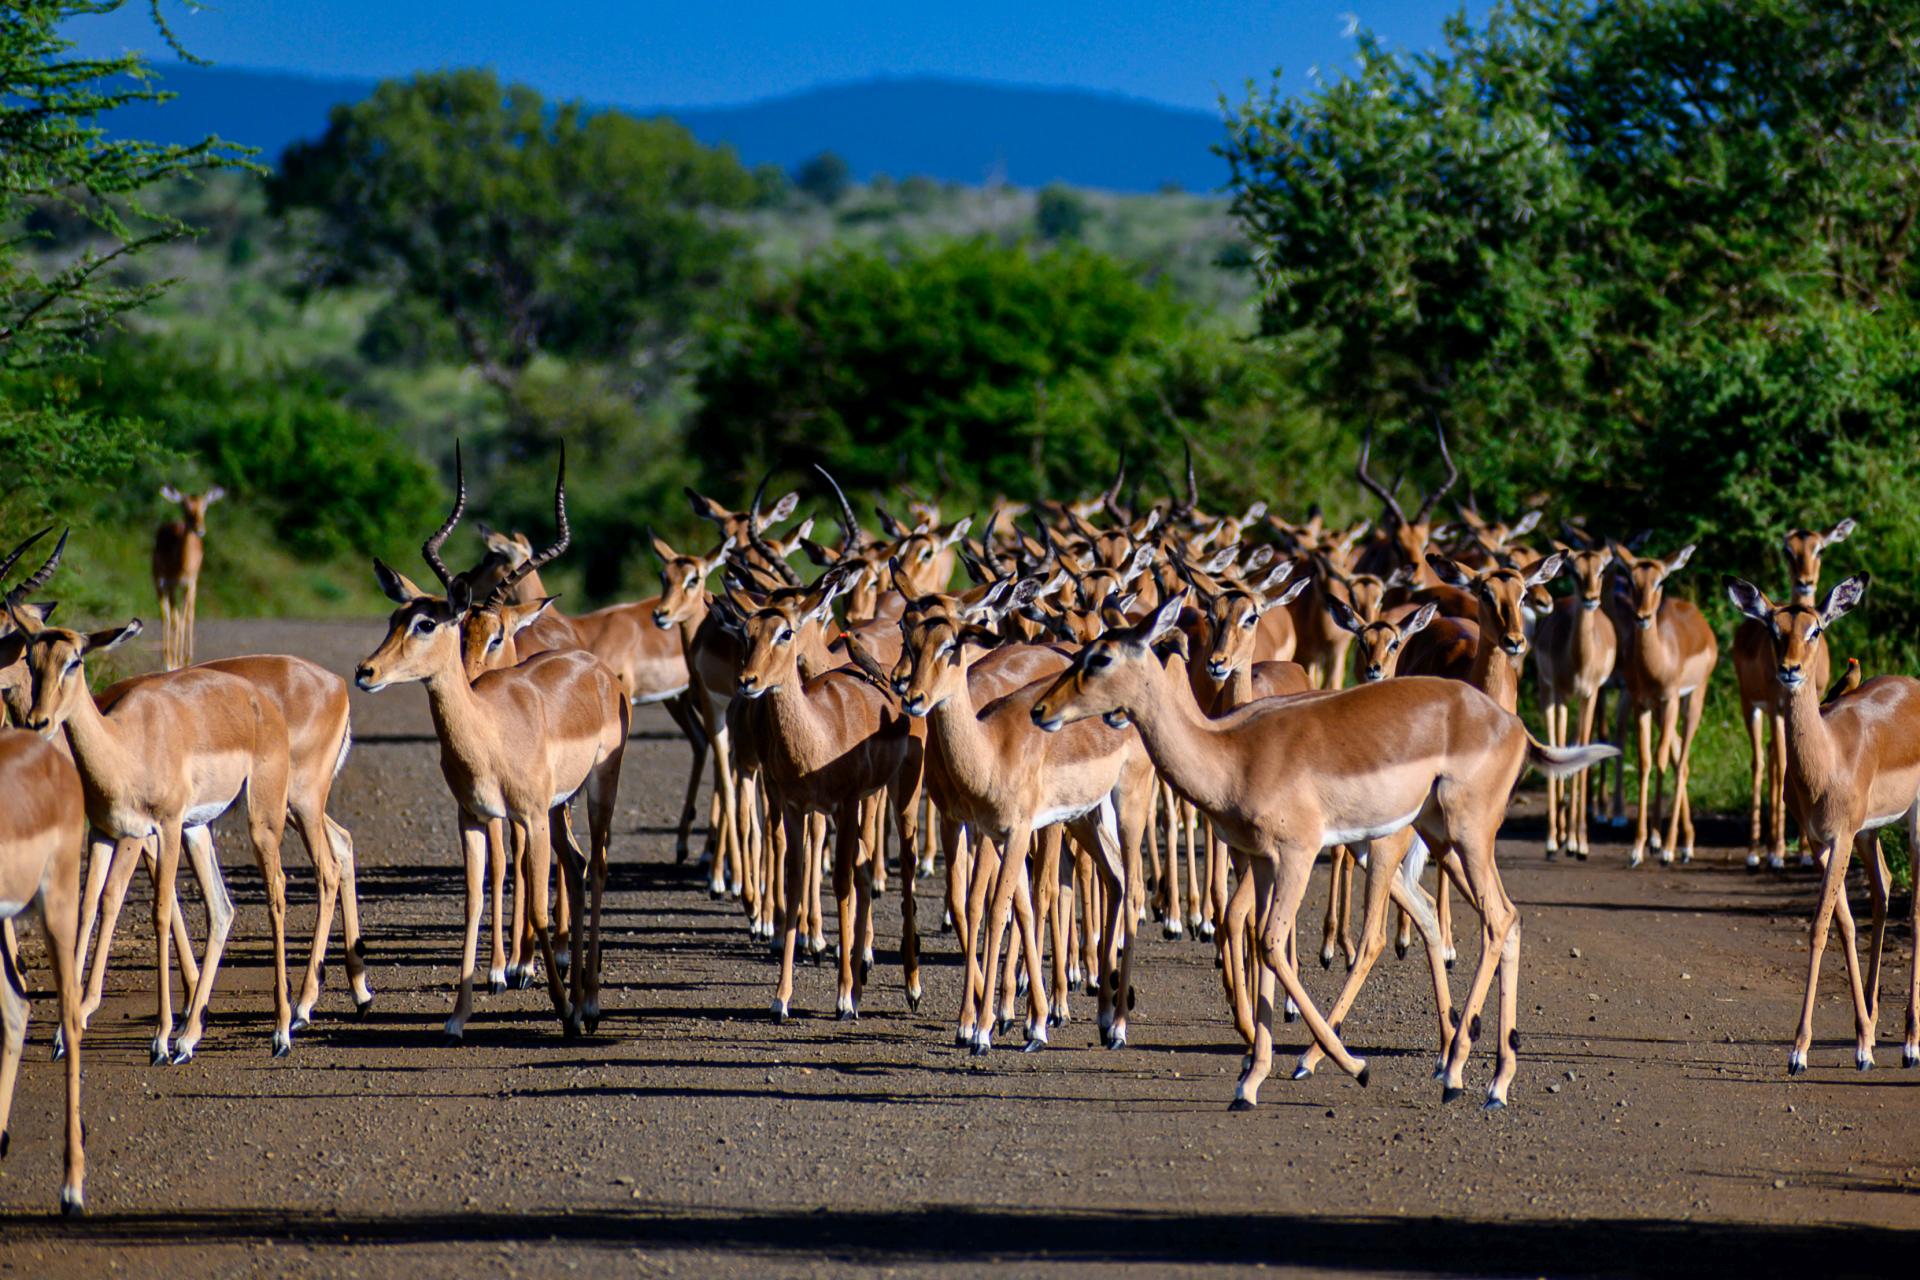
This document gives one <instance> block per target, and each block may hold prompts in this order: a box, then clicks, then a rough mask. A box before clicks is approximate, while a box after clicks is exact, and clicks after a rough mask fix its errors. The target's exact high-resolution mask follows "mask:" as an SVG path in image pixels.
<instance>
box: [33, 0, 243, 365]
mask: <svg viewBox="0 0 1920 1280" xmlns="http://www.w3.org/2000/svg"><path fill="white" fill-rule="evenodd" d="M119 7H120V6H119V4H118V3H117V2H110V0H109V2H102V0H28V2H27V3H20V4H13V5H9V6H8V12H7V15H6V18H5V20H4V21H0V161H3V163H0V227H5V228H6V230H5V231H4V232H0V362H3V363H5V364H7V365H14V366H18V365H22V364H31V363H34V362H36V361H40V360H45V359H51V358H55V357H57V356H59V355H62V354H65V353H68V352H71V351H73V350H75V349H76V348H77V347H78V346H79V345H80V344H81V343H82V342H83V341H85V339H86V338H87V337H88V336H90V335H92V334H94V333H96V332H98V331H99V330H100V329H101V328H102V327H103V326H104V325H106V324H108V323H109V322H110V321H112V320H113V319H114V317H116V316H119V315H121V314H123V313H124V312H126V311H128V310H131V309H132V308H134V307H138V306H140V305H141V304H142V303H145V302H147V301H149V300H151V299H152V298H153V297H154V296H155V295H156V294H157V293H158V292H159V291H160V290H161V289H162V288H163V287H164V285H163V284H162V283H160V282H149V283H144V284H127V283H124V282H122V281H119V280H116V279H115V278H114V276H113V272H112V271H111V270H110V268H112V267H115V266H117V265H118V264H120V263H123V262H124V261H126V260H127V259H129V258H131V257H132V256H134V255H137V254H140V253H142V252H144V251H146V250H149V249H151V248H153V247H154V246H156V245H160V244H165V243H166V242H168V241H172V240H178V239H180V238H182V237H184V236H187V235H190V234H191V228H189V227H188V226H187V224H186V223H184V222H182V221H180V220H179V219H177V218H174V217H171V216H169V215H168V214H166V213H165V212H163V211H161V210H159V209H157V208H154V207H152V206H150V205H148V204H146V203H144V202H143V200H142V199H141V195H140V193H141V190H142V189H143V188H145V187H147V186H149V185H150V184H152V183H154V182H156V181H159V180H162V179H167V178H176V177H180V176H182V175H186V174H191V173H195V172H199V171H203V170H208V169H215V168H220V167H225V166H231V165H235V164H237V163H239V162H240V157H241V155H242V153H241V152H239V151H236V150H235V149H233V148H231V147H228V146H226V145H225V144H222V143H220V142H219V141H217V140H215V139H211V138H209V139H207V140H205V141H203V142H199V143H196V144H195V145H193V146H161V145H159V144H157V143H151V142H140V141H134V140H109V139H107V138H106V137H105V136H104V133H103V131H102V130H101V129H100V128H99V127H98V126H97V125H96V124H95V123H94V119H95V117H96V116H98V115H100V114H101V113H103V112H108V111H111V110H113V109H114V108H115V107H119V106H123V105H125V104H127V103H131V102H164V101H165V100H167V99H168V98H169V97H171V96H172V95H170V94H166V93H162V92H160V91H159V90H157V89H155V88H154V87H153V86H152V83H151V80H150V73H149V72H148V69H147V67H146V64H145V63H144V62H143V61H142V60H141V58H140V56H139V55H138V54H131V53H130V54H123V55H121V56H119V57H114V58H104V59H101V58H75V57H72V56H69V53H68V51H69V50H70V49H72V47H73V42H72V41H70V40H67V39H66V38H64V37H63V36H62V35H61V32H60V27H61V24H62V23H64V22H66V21H67V20H68V19H70V18H76V17H82V16H85V15H88V14H97V13H101V12H105V11H109V10H112V9H116V8H119ZM154 18H155V21H156V22H159V21H160V14H159V10H158V7H157V0H156V5H155V8H154ZM161 29H162V31H163V32H164V31H165V26H164V23H162V25H161ZM38 243H44V244H46V245H48V246H57V247H58V248H60V249H63V250H65V252H62V253H60V254H59V255H58V256H57V257H55V258H53V259H51V260H48V259H46V258H43V257H40V256H36V255H32V254H29V253H27V252H25V250H27V249H30V248H32V247H33V246H35V245H36V244H38Z"/></svg>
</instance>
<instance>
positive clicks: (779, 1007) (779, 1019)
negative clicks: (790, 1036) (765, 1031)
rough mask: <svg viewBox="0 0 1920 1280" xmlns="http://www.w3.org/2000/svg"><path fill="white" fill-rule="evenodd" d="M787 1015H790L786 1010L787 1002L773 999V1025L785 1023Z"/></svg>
mask: <svg viewBox="0 0 1920 1280" xmlns="http://www.w3.org/2000/svg"><path fill="white" fill-rule="evenodd" d="M789 1016H790V1015H789V1014H788V1012H787V1002H786V1001H785V1000H775V1001H774V1002H773V1022H774V1025H775V1026H783V1025H785V1023H786V1021H787V1018H788V1017H789Z"/></svg>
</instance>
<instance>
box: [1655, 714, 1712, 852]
mask: <svg viewBox="0 0 1920 1280" xmlns="http://www.w3.org/2000/svg"><path fill="white" fill-rule="evenodd" d="M1705 702H1706V697H1705V695H1704V694H1703V693H1701V692H1699V691H1695V692H1694V693H1690V694H1688V695H1687V696H1686V697H1684V698H1680V699H1678V700H1676V701H1675V702H1673V703H1671V704H1669V705H1670V706H1671V707H1672V710H1670V711H1669V712H1668V713H1667V716H1668V720H1669V721H1672V720H1673V718H1674V717H1675V715H1676V713H1678V714H1679V715H1681V716H1682V717H1683V718H1682V719H1681V720H1680V729H1679V732H1678V734H1677V736H1674V737H1673V739H1672V741H1673V744H1674V745H1673V747H1672V750H1673V752H1674V770H1673V812H1672V813H1671V814H1669V815H1668V817H1667V848H1666V853H1665V855H1664V856H1665V857H1666V858H1668V859H1671V858H1672V857H1673V856H1674V855H1675V854H1678V855H1679V858H1680V861H1681V862H1683V863H1684V862H1692V861H1693V814H1692V813H1690V812H1689V811H1688V808H1687V776H1688V771H1689V769H1690V767H1691V765H1692V761H1693V735H1694V732H1695V731H1696V730H1697V729H1699V727H1700V711H1701V708H1702V706H1703V705H1704V703H1705ZM1662 755H1663V758H1664V756H1665V753H1662Z"/></svg>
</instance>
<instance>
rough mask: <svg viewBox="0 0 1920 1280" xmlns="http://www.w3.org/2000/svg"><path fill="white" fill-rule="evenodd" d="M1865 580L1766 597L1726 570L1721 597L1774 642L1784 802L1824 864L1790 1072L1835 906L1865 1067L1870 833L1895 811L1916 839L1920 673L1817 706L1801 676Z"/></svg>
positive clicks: (1913, 994)
mask: <svg viewBox="0 0 1920 1280" xmlns="http://www.w3.org/2000/svg"><path fill="white" fill-rule="evenodd" d="M1867 583H1868V578H1867V575H1865V574H1860V575H1858V576H1856V577H1852V578H1848V579H1847V580H1846V581H1845V582H1842V583H1840V584H1839V585H1838V586H1836V587H1835V588H1834V589H1833V590H1832V591H1831V592H1829V593H1828V595H1827V599H1826V603H1825V604H1823V605H1821V606H1820V607H1818V608H1815V607H1814V606H1813V605H1812V604H1811V603H1807V602H1806V601H1805V600H1804V599H1796V600H1794V601H1793V603H1791V604H1786V605H1776V604H1774V603H1773V602H1772V601H1770V600H1768V599H1767V598H1766V596H1765V595H1763V594H1762V593H1761V591H1760V589H1759V588H1758V587H1756V586H1754V585H1753V584H1751V583H1748V582H1743V581H1741V580H1740V579H1738V578H1730V579H1728V580H1727V595H1728V597H1729V598H1731V599H1732V601H1733V603H1734V606H1735V607H1736V608H1738V609H1739V610H1740V612H1742V613H1744V614H1745V615H1746V616H1747V617H1749V618H1751V619H1753V620H1754V621H1755V622H1758V623H1760V624H1762V625H1763V626H1765V627H1766V629H1767V635H1768V637H1769V639H1770V640H1771V641H1772V648H1773V656H1774V678H1775V679H1776V680H1777V681H1778V682H1779V684H1780V687H1781V689H1782V691H1783V692H1784V694H1785V699H1786V711H1785V719H1786V734H1787V779H1786V791H1787V803H1788V805H1789V806H1790V807H1791V809H1792V811H1793V816H1794V819H1795V820H1796V821H1798V822H1799V824H1800V832H1801V836H1802V838H1803V839H1804V840H1805V841H1806V842H1807V847H1808V848H1809V849H1812V850H1814V851H1815V854H1816V857H1817V858H1818V860H1819V861H1820V863H1821V864H1822V865H1823V868H1824V872H1823V875H1822V878H1821V882H1820V901H1819V904H1818V905H1817V906H1816V907H1815V908H1814V913H1813V927H1812V930H1811V932H1810V935H1809V937H1808V939H1807V944H1808V945H1807V990H1806V995H1805V997H1804V998H1803V999H1802V1001H1801V1004H1800V1027H1799V1031H1798V1033H1797V1034H1796V1035H1795V1036H1794V1041H1793V1048H1792V1050H1791V1051H1790V1052H1789V1053H1788V1055H1787V1070H1788V1072H1789V1073H1790V1074H1794V1075H1798V1074H1799V1073H1800V1072H1802V1071H1805V1070H1806V1069H1807V1050H1808V1048H1809V1047H1810V1046H1811V1045H1812V1043H1813V1005H1814V1001H1815V999H1816V998H1817V997H1818V994H1819V986H1820V958H1821V955H1822V954H1823V953H1824V952H1825V950H1826V945H1827V929H1828V927H1829V926H1830V925H1831V924H1832V923H1833V922H1834V918H1835V914H1836V912H1837V913H1838V917H1839V924H1840V942H1841V945H1842V946H1843V947H1844V948H1845V952H1844V954H1845V958H1846V962H1847V984H1848V987H1849V988H1850V991H1851V994H1852V996H1853V1025H1854V1063H1855V1065H1857V1066H1858V1067H1859V1068H1860V1069H1861V1070H1863V1071H1864V1070H1866V1069H1867V1068H1869V1067H1871V1066H1872V1065H1873V1046H1874V1033H1875V1026H1876V1023H1877V1022H1878V1019H1879V1010H1880V951H1881V943H1882V941H1883V939H1884V936H1885V932H1886V914H1887V867H1886V862H1885V860H1884V859H1883V858H1882V856H1881V854H1880V848H1879V835H1878V834H1877V833H1878V831H1879V829H1880V828H1881V827H1886V826H1891V825H1893V824H1894V823H1896V822H1899V821H1901V820H1902V819H1904V820H1905V821H1906V824H1907V839H1908V842H1909V843H1908V847H1909V848H1920V680H1914V679H1911V678H1909V677H1907V676H1875V677H1874V678H1873V679H1871V680H1869V681H1867V682H1866V683H1864V684H1862V685H1861V686H1860V688H1859V689H1858V690H1856V691H1855V692H1853V693H1851V694H1848V695H1847V696H1846V697H1844V698H1842V699H1840V700H1839V701H1838V702H1835V703H1831V704H1829V705H1827V706H1824V707H1823V706H1821V705H1820V696H1819V694H1817V693H1816V692H1815V691H1814V686H1813V680H1812V677H1811V671H1810V668H1811V666H1812V664H1813V662H1814V661H1815V654H1816V649H1817V646H1818V645H1819V642H1820V639H1821V637H1822V635H1823V634H1824V633H1825V632H1826V630H1827V628H1828V627H1830V626H1832V625H1833V624H1834V623H1835V622H1837V621H1838V620H1839V619H1840V618H1841V617H1843V616H1844V615H1845V614H1846V613H1847V612H1848V611H1849V610H1851V609H1853V608H1854V607H1856V606H1857V605H1858V604H1859V603H1860V601H1861V600H1863V599H1865V598H1866V594H1867ZM1797 594H1798V593H1796V595H1797ZM1855 855H1858V856H1859V857H1860V859H1861V861H1862V862H1864V863H1865V864H1866V869H1867V881H1868V884H1869V886H1870V887H1871V889H1872V891H1873V937H1872V941H1871V944H1870V947H1871V951H1870V958H1869V961H1868V965H1867V975H1866V980H1865V983H1864V984H1863V983H1862V981H1861V974H1860V958H1859V955H1858V954H1857V951H1856V947H1855V943H1854V929H1853V913H1852V912H1851V910H1849V908H1848V906H1847V899H1846V892H1847V867H1848V865H1849V864H1850V863H1851V862H1852V861H1853V858H1854V856H1855ZM1916 916H1917V917H1920V911H1917V912H1916ZM1901 1057H1902V1060H1903V1061H1904V1063H1905V1064H1906V1065H1907V1066H1909V1067H1911V1066H1915V1065H1920V961H1916V962H1915V968H1914V975H1913V977H1912V979H1911V981H1910V982H1909V984H1908V994H1907V1034H1906V1043H1905V1045H1904V1047H1903V1050H1902V1054H1901Z"/></svg>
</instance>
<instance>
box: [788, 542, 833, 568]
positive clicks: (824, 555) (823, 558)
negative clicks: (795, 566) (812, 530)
mask: <svg viewBox="0 0 1920 1280" xmlns="http://www.w3.org/2000/svg"><path fill="white" fill-rule="evenodd" d="M797 545H798V546H799V548H800V549H801V550H802V551H805V552H806V553H807V560H808V562H809V563H811V564H815V565H818V566H819V567H820V568H822V569H824V568H826V567H827V566H828V565H831V564H833V563H834V562H835V561H837V560H839V558H840V557H839V556H836V555H835V554H834V553H833V552H832V551H830V550H828V549H827V548H826V547H823V546H821V545H820V544H819V543H817V542H815V541H814V540H813V539H812V538H800V539H798V540H797ZM788 554H792V549H791V548H789V549H788Z"/></svg>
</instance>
